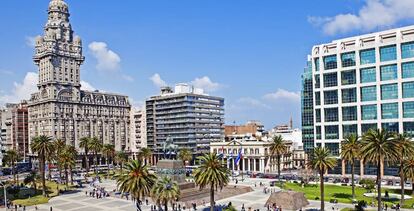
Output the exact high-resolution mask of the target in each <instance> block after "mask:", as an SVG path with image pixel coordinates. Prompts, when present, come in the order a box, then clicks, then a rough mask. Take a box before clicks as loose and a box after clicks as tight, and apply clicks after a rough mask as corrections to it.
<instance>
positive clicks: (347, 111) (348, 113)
mask: <svg viewBox="0 0 414 211" xmlns="http://www.w3.org/2000/svg"><path fill="white" fill-rule="evenodd" d="M357 115H358V114H357V107H356V106H351V107H342V120H343V121H355V120H357Z"/></svg>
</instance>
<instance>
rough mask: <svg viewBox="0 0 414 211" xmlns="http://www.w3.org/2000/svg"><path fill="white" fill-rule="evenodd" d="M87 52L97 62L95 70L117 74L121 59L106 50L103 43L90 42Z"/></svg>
mask: <svg viewBox="0 0 414 211" xmlns="http://www.w3.org/2000/svg"><path fill="white" fill-rule="evenodd" d="M88 47H89V50H90V51H91V53H92V55H93V57H95V59H96V60H97V64H96V69H98V70H100V71H109V72H117V71H118V70H119V68H120V62H121V58H120V57H119V56H118V54H116V53H115V52H113V51H112V50H110V49H109V48H108V45H107V44H106V43H104V42H92V43H91V44H89V46H88Z"/></svg>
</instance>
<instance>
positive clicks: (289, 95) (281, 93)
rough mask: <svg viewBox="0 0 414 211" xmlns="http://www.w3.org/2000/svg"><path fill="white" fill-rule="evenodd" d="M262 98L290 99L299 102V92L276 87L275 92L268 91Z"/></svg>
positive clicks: (271, 99)
mask: <svg viewBox="0 0 414 211" xmlns="http://www.w3.org/2000/svg"><path fill="white" fill-rule="evenodd" d="M263 98H264V99H266V100H269V101H277V102H279V101H290V102H300V93H299V92H291V91H287V90H284V89H278V90H277V91H276V92H273V93H269V94H266V95H264V96H263Z"/></svg>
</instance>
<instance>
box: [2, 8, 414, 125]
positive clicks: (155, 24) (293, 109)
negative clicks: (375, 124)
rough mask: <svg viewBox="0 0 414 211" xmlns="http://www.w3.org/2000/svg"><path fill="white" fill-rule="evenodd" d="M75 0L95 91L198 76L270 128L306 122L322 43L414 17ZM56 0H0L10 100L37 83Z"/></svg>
mask: <svg viewBox="0 0 414 211" xmlns="http://www.w3.org/2000/svg"><path fill="white" fill-rule="evenodd" d="M66 1H67V2H68V4H69V6H70V12H71V23H72V26H73V29H74V31H75V33H76V34H78V35H79V36H81V37H82V39H83V46H84V55H85V56H86V62H85V64H84V65H83V66H82V71H81V79H82V80H83V83H84V85H85V87H86V86H88V88H90V89H92V88H95V89H100V90H105V91H110V92H117V93H122V94H127V95H129V96H130V98H132V101H133V104H134V105H139V104H141V103H142V102H143V101H144V100H145V98H147V97H148V96H151V95H154V94H157V93H158V91H159V88H158V86H160V85H164V84H168V85H173V84H175V83H179V82H189V83H192V84H193V85H195V86H197V87H201V88H205V89H206V90H207V92H208V93H209V94H211V95H218V96H222V97H224V98H225V99H226V122H227V123H231V122H233V121H236V122H237V123H239V124H240V123H243V122H245V121H248V120H260V121H262V122H263V123H264V124H265V126H266V128H271V127H273V126H274V125H275V124H280V123H286V122H288V121H289V119H290V117H291V116H292V117H293V120H294V124H295V126H297V127H299V126H300V89H301V78H300V75H301V73H302V72H303V68H304V66H305V64H306V58H307V55H308V54H309V53H310V50H311V48H312V46H313V45H315V44H319V43H323V42H329V41H330V40H332V39H336V38H341V37H346V36H351V35H358V34H361V33H365V32H372V31H376V30H380V29H386V28H390V27H395V26H397V27H398V26H404V25H408V24H412V22H413V16H414V15H413V14H412V12H411V11H412V10H413V9H414V1H412V0H336V1H332V0H312V1H308V0H289V1H275V0H260V1H252V0H227V1H223V0H199V1H194V0H156V1H149V0H147V1H143V0H87V1H83V0H66ZM48 2H49V0H32V1H24V2H23V1H16V0H3V1H1V3H0V5H1V7H0V8H1V12H0V20H1V21H0V29H2V30H1V31H0V46H1V51H0V104H4V103H5V102H12V101H16V100H20V99H22V98H26V97H28V96H29V95H28V94H29V93H30V92H32V91H33V89H35V86H34V84H35V82H36V74H35V73H36V72H37V68H36V66H35V65H34V64H33V62H32V60H31V58H32V55H33V47H32V46H31V42H32V39H33V37H34V36H36V35H41V34H42V33H43V31H42V29H43V26H44V24H45V23H46V18H47V14H46V9H47V5H48ZM378 14H382V15H381V16H378Z"/></svg>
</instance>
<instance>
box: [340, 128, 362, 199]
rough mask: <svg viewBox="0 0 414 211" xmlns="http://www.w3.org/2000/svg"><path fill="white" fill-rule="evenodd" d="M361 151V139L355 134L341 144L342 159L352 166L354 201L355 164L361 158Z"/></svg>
mask: <svg viewBox="0 0 414 211" xmlns="http://www.w3.org/2000/svg"><path fill="white" fill-rule="evenodd" d="M360 149H361V143H360V142H359V137H358V136H356V135H354V134H352V135H350V136H348V137H346V138H345V140H343V141H342V143H341V158H342V159H343V160H344V161H345V162H348V163H349V164H351V184H352V199H355V181H354V177H355V162H356V159H357V158H359V151H360Z"/></svg>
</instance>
